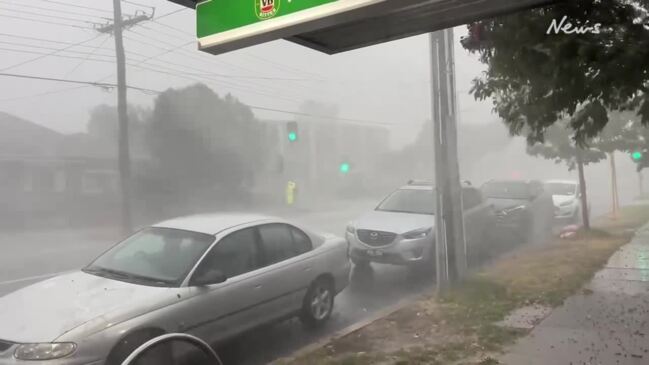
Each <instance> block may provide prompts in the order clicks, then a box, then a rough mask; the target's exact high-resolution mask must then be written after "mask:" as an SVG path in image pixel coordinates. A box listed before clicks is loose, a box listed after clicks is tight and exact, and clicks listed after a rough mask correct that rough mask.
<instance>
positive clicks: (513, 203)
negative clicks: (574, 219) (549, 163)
mask: <svg viewBox="0 0 649 365" xmlns="http://www.w3.org/2000/svg"><path fill="white" fill-rule="evenodd" d="M482 194H483V195H484V197H485V198H486V199H487V202H488V203H489V204H491V205H492V206H493V208H494V210H495V211H496V218H497V224H498V225H499V226H500V227H501V228H504V229H505V230H506V231H508V232H512V233H514V234H515V237H516V239H517V240H518V242H519V243H525V242H530V241H544V240H545V239H547V238H548V237H549V236H550V234H551V233H552V228H553V217H554V204H553V203H552V195H550V194H549V193H548V192H546V191H545V190H544V189H543V183H542V182H541V181H538V180H491V181H489V182H487V183H485V184H484V185H483V186H482Z"/></svg>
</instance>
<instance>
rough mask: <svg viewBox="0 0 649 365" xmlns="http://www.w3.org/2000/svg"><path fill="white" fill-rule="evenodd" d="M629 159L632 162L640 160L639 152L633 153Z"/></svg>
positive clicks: (640, 153) (640, 154)
mask: <svg viewBox="0 0 649 365" xmlns="http://www.w3.org/2000/svg"><path fill="white" fill-rule="evenodd" d="M631 158H632V159H633V160H634V161H639V160H640V159H642V152H639V151H635V152H633V153H632V154H631Z"/></svg>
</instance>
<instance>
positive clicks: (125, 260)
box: [86, 227, 214, 284]
mask: <svg viewBox="0 0 649 365" xmlns="http://www.w3.org/2000/svg"><path fill="white" fill-rule="evenodd" d="M212 242H214V236H211V235H208V234H204V233H198V232H190V231H183V230H178V229H171V228H159V227H154V228H147V229H144V230H142V231H140V232H138V233H136V234H134V235H133V236H131V237H129V238H127V239H126V240H124V241H123V242H121V243H120V244H118V245H116V246H115V247H113V248H112V249H110V250H109V251H107V252H106V253H104V254H103V255H101V256H100V257H99V258H97V259H96V260H95V261H94V262H93V263H92V264H90V265H89V266H88V267H87V268H86V270H88V271H92V272H93V273H97V274H102V275H110V274H111V273H112V274H113V275H114V274H115V273H119V274H121V275H122V276H127V275H128V276H130V277H132V278H133V277H137V278H139V279H141V280H144V279H150V280H152V281H153V280H157V281H163V282H167V283H169V284H179V283H181V282H182V281H183V280H184V279H185V277H186V276H187V274H188V273H189V272H190V271H191V269H192V268H193V267H194V265H196V262H197V261H198V260H199V258H200V257H201V256H202V255H203V254H204V253H205V251H206V250H207V249H208V247H209V246H210V244H212Z"/></svg>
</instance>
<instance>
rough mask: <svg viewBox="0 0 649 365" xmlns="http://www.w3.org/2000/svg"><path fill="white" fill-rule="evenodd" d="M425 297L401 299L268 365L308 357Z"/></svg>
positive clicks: (416, 296)
mask: <svg viewBox="0 0 649 365" xmlns="http://www.w3.org/2000/svg"><path fill="white" fill-rule="evenodd" d="M424 296H425V295H423V294H415V295H412V296H410V297H408V298H405V299H401V300H400V301H398V302H397V303H395V304H393V305H391V306H389V307H386V308H383V309H381V310H379V311H377V312H376V313H374V314H373V315H371V316H369V317H368V318H366V319H364V320H362V321H359V322H356V323H353V324H351V325H349V326H347V327H345V328H343V329H340V330H338V331H336V332H334V333H332V334H330V335H328V336H325V337H324V338H322V339H320V340H318V341H316V342H314V343H312V344H309V345H306V346H304V347H302V348H300V349H298V350H296V351H294V352H293V353H291V354H290V355H288V356H285V357H282V358H279V359H277V360H274V361H271V362H269V363H268V365H274V364H278V363H280V362H283V361H290V360H295V359H296V358H298V357H300V356H303V355H306V354H308V353H311V352H313V351H316V350H318V349H320V348H323V347H325V346H327V345H328V344H329V343H330V342H332V341H335V340H337V339H340V338H342V337H345V336H348V335H350V334H352V333H354V332H356V331H359V330H361V329H363V328H365V327H367V326H369V325H370V324H372V323H374V322H376V321H378V320H380V319H383V318H385V317H387V316H389V315H391V314H392V313H394V312H396V311H398V310H400V309H402V308H404V307H406V306H407V305H409V304H412V303H414V302H416V301H417V300H419V299H422V298H423V297H424Z"/></svg>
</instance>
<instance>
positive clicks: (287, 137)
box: [255, 118, 390, 205]
mask: <svg viewBox="0 0 649 365" xmlns="http://www.w3.org/2000/svg"><path fill="white" fill-rule="evenodd" d="M262 125H263V127H262V128H263V129H264V132H263V135H264V136H265V137H264V138H265V140H266V142H267V146H268V147H267V152H268V156H269V161H270V163H268V164H267V166H266V168H265V169H264V171H260V173H259V174H258V176H257V178H256V189H255V190H256V191H257V192H258V193H259V194H264V193H266V194H270V195H271V196H274V198H273V199H271V200H273V201H274V202H280V201H283V200H284V196H283V192H284V191H285V190H286V184H288V183H289V182H290V181H293V182H295V183H296V185H297V190H296V199H295V200H296V205H313V204H319V203H322V202H324V201H327V200H330V199H331V198H346V197H356V196H359V195H363V194H366V193H369V192H371V191H373V190H375V187H376V185H377V179H376V176H380V175H378V174H380V171H378V170H379V169H380V162H381V158H382V156H384V155H385V154H387V153H388V152H389V151H390V144H389V143H390V133H389V130H388V129H387V128H385V127H382V126H374V125H361V124H354V123H344V122H339V121H335V122H332V121H331V120H319V119H318V118H300V119H297V120H293V121H291V120H266V121H263V122H262ZM294 129H295V130H294ZM273 192H276V194H274V193H273Z"/></svg>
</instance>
